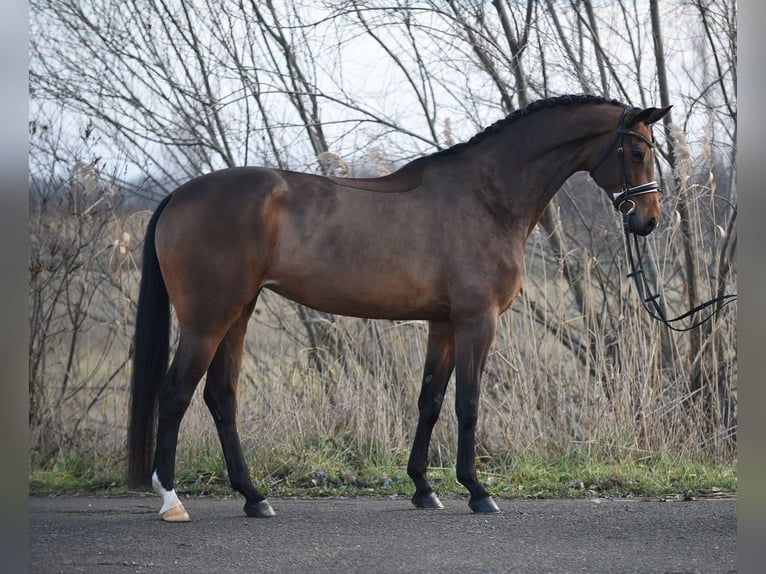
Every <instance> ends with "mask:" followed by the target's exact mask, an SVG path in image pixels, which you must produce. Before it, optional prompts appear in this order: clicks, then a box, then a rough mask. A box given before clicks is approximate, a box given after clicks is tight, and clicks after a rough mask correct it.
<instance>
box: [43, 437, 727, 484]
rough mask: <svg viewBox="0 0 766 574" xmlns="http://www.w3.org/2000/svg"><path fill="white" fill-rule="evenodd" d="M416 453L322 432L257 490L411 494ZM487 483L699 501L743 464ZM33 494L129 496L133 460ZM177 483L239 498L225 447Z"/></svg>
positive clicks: (517, 471) (638, 466) (482, 463)
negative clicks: (409, 466)
mask: <svg viewBox="0 0 766 574" xmlns="http://www.w3.org/2000/svg"><path fill="white" fill-rule="evenodd" d="M407 456H408V453H385V452H383V451H382V450H381V449H379V448H377V447H376V445H374V444H363V443H360V442H359V441H357V440H354V439H352V438H351V437H344V436H339V437H332V438H330V437H318V438H312V439H310V440H306V441H305V442H304V443H302V444H300V445H297V446H293V447H284V448H282V449H280V450H278V451H273V452H269V453H267V454H264V453H258V452H251V453H248V455H247V458H248V460H250V461H260V462H259V463H258V464H256V465H254V466H252V467H251V472H252V475H253V480H254V481H255V483H256V486H257V487H258V488H259V489H260V490H261V491H262V492H264V493H267V494H268V495H271V496H340V495H344V496H359V495H373V494H375V495H391V494H398V495H411V494H412V492H413V490H414V487H413V485H412V482H411V481H410V479H409V477H408V476H407V473H406V462H407ZM477 469H478V472H479V478H480V480H481V481H482V482H483V483H484V484H485V485H486V486H487V489H488V490H489V491H490V493H491V494H492V495H493V496H495V497H498V498H530V497H532V498H561V497H568V498H569V497H584V496H604V497H623V496H631V497H667V496H676V497H677V496H683V497H700V496H724V495H733V494H736V491H737V471H736V461H730V462H721V461H711V460H701V459H700V460H690V459H687V458H681V457H679V456H674V455H671V454H656V455H653V456H649V457H643V458H640V459H636V460H631V459H627V460H620V461H604V460H597V459H594V458H591V457H590V456H588V455H587V454H585V453H583V452H580V451H572V452H568V453H566V454H563V455H557V456H542V455H530V454H528V453H525V454H514V453H506V454H504V455H495V456H483V457H480V458H479V459H478V460H477ZM428 476H429V479H430V481H431V483H432V485H433V487H434V490H435V491H436V492H437V493H438V494H442V495H444V494H465V492H466V491H465V489H464V488H463V487H462V486H461V485H460V484H459V483H458V482H457V480H456V478H455V469H454V465H452V466H449V467H431V468H429V474H428ZM29 488H30V493H33V494H52V493H56V494H66V493H99V494H106V495H109V494H114V495H118V494H124V493H126V492H128V491H129V490H128V488H127V487H126V485H125V483H124V465H123V464H122V463H116V464H115V463H112V462H110V461H108V460H106V459H104V458H103V457H98V456H94V455H92V454H91V455H80V456H77V457H70V458H67V459H63V460H61V461H59V462H58V463H56V464H53V465H50V466H49V467H48V468H44V469H43V468H37V469H35V468H33V469H32V471H31V474H30V482H29ZM176 489H177V490H178V491H179V492H180V493H184V494H187V495H203V496H204V495H223V494H230V493H231V490H230V488H229V484H228V479H227V473H226V469H225V465H224V461H223V456H222V455H221V454H220V451H219V450H217V449H216V450H215V451H211V452H210V453H209V454H205V455H202V456H201V455H199V454H198V455H197V456H196V457H194V458H193V459H189V458H184V457H183V456H180V455H179V461H178V465H177V470H176Z"/></svg>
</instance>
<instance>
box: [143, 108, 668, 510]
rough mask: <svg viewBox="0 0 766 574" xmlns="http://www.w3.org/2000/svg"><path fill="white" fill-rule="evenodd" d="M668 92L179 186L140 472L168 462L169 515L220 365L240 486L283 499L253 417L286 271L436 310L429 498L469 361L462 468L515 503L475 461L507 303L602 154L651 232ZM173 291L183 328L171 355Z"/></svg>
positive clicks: (146, 253) (156, 324)
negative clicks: (434, 439) (250, 365)
mask: <svg viewBox="0 0 766 574" xmlns="http://www.w3.org/2000/svg"><path fill="white" fill-rule="evenodd" d="M669 109H670V108H669V107H668V108H664V109H658V108H647V109H640V108H634V107H630V106H627V105H625V104H622V103H620V102H618V101H615V100H607V99H605V98H601V97H597V96H590V95H569V96H559V97H554V98H548V99H544V100H540V101H537V102H534V103H532V104H530V105H528V106H526V107H524V108H522V109H519V110H517V111H515V112H513V113H512V114H510V115H509V116H507V117H506V118H504V119H502V120H500V121H498V122H496V123H495V124H493V125H492V126H490V127H488V128H487V129H485V130H484V131H483V132H481V133H479V134H477V135H476V136H474V137H473V138H471V139H470V140H469V141H467V142H465V143H461V144H457V145H455V146H453V147H450V148H448V149H445V150H442V151H437V152H435V153H432V154H430V155H427V156H424V157H421V158H418V159H416V160H414V161H412V162H410V163H408V164H406V165H405V166H403V167H402V168H400V169H399V170H397V171H395V172H394V173H391V174H389V175H386V176H384V177H379V178H365V179H353V178H336V177H322V176H318V175H310V174H306V173H297V172H292V171H284V170H279V169H270V168H264V167H237V168H229V169H223V170H220V171H215V172H213V173H209V174H207V175H203V176H200V177H197V178H195V179H192V180H190V181H188V182H187V183H185V184H183V185H181V186H180V187H178V188H177V189H175V190H174V191H173V192H172V193H171V194H170V195H168V196H167V197H166V198H164V200H163V201H162V202H161V203H160V204H159V206H158V207H157V209H156V211H155V212H154V214H153V215H152V217H151V219H150V220H149V223H148V226H147V231H146V238H145V243H144V247H143V270H142V278H141V286H140V292H139V299H138V308H137V314H136V330H135V340H134V346H133V373H132V382H131V406H130V420H129V425H128V427H129V428H128V482H129V483H130V484H132V485H142V484H148V483H149V482H150V480H151V484H152V485H153V488H154V490H155V491H156V492H157V493H158V494H159V495H160V496H161V497H162V507H161V509H160V517H161V518H162V520H165V521H168V522H185V521H188V520H189V515H188V513H187V512H186V510H185V509H184V507H183V505H182V504H181V502H180V501H179V499H178V497H177V495H176V493H175V490H174V487H173V483H174V474H175V454H176V446H177V441H178V431H179V426H180V423H181V419H182V417H183V416H184V413H185V411H186V410H187V407H188V406H189V403H190V401H191V398H192V395H193V392H194V390H195V388H196V387H197V385H198V383H199V381H200V380H201V378H202V377H203V376H204V375H205V373H207V380H206V383H205V388H204V395H203V396H204V401H205V404H206V405H207V407H208V408H209V410H210V412H211V414H212V416H213V419H214V421H215V425H216V427H217V430H218V434H219V438H220V442H221V446H222V449H223V453H224V458H225V460H226V466H227V469H228V473H229V478H230V481H231V486H232V488H233V489H234V490H236V491H238V492H240V493H241V494H242V495H243V496H244V497H245V505H244V511H245V513H246V515H247V516H252V517H268V516H273V515H274V511H273V509H272V507H271V505H270V504H269V502H268V500H267V499H266V498H265V497H264V496H263V495H262V494H261V493H260V492H258V491H257V490H256V488H255V487H254V486H253V483H252V480H251V477H250V472H249V470H248V467H247V464H246V462H245V459H244V456H243V453H242V449H241V446H240V441H239V435H238V431H237V423H236V419H237V396H236V395H237V379H238V376H239V371H240V365H241V362H242V355H243V347H244V338H245V331H246V329H247V323H248V320H249V318H250V315H251V314H252V312H253V309H254V307H255V304H256V300H257V299H258V295H259V293H260V292H261V290H262V289H270V290H272V291H274V292H276V293H279V294H280V295H282V296H284V297H287V298H288V299H291V300H293V301H295V302H298V303H300V304H303V305H306V306H308V307H312V308H314V309H317V310H320V311H324V312H327V313H334V314H341V315H348V316H353V317H365V318H375V319H402V320H412V319H416V320H424V321H428V342H427V349H426V358H425V366H424V369H423V376H422V382H421V385H422V386H421V390H420V395H419V399H418V409H419V416H418V422H417V427H416V429H415V436H414V439H413V445H412V451H411V454H410V457H409V462H408V465H407V473H408V475H409V476H410V477H411V479H412V481H413V482H414V484H415V493H414V495H413V497H412V503H413V504H414V505H415V506H416V507H418V508H441V507H442V504H441V502H440V501H439V499H438V497H437V496H436V494H435V493H434V491H433V489H432V488H431V486H430V485H429V482H428V480H427V478H426V470H427V461H428V448H429V442H430V439H431V431H432V429H433V426H434V424H435V423H436V421H437V419H438V418H439V412H440V409H441V406H442V401H443V398H444V394H445V389H446V387H447V383H448V381H449V379H450V377H451V375H452V373H453V371H455V373H456V375H455V379H456V383H455V384H456V396H455V411H456V415H457V421H458V442H457V462H456V472H457V479H458V481H459V482H460V483H461V484H462V485H463V486H465V488H466V489H467V490H468V492H469V493H470V499H469V503H468V505H469V508H470V509H471V510H472V511H473V512H477V513H494V512H498V511H499V509H498V506H497V505H496V504H495V502H494V501H493V500H492V498H491V497H490V495H489V494H488V492H487V491H486V490H485V488H484V487H483V486H482V484H481V483H480V482H479V480H478V478H477V475H476V467H475V460H474V459H475V454H474V448H475V439H474V430H475V427H476V422H477V418H478V405H479V386H480V379H481V375H482V371H483V368H484V365H485V361H486V359H487V355H488V352H489V348H490V345H491V344H492V342H493V340H494V337H495V330H496V326H497V321H498V317H499V316H500V315H501V314H502V313H503V312H504V311H505V310H506V309H508V307H509V306H510V305H511V303H512V302H513V300H514V299H515V298H516V296H517V295H518V294H519V291H520V289H521V282H522V270H523V267H524V261H523V260H524V244H525V242H526V240H527V238H528V237H529V234H530V233H531V232H532V230H533V228H534V227H535V225H536V224H537V222H538V221H539V220H540V218H541V216H542V215H543V211H544V210H545V209H546V206H547V205H548V203H549V202H550V200H551V199H552V197H553V195H554V194H555V193H556V191H557V190H558V189H559V188H560V187H561V186H562V184H563V183H564V182H565V181H566V180H567V179H568V178H569V177H570V176H571V175H572V174H574V173H575V172H578V171H588V172H590V175H591V177H592V178H593V179H594V180H595V182H596V183H597V184H598V185H599V186H600V187H601V188H602V189H603V190H604V191H605V192H606V193H607V194H608V196H609V199H610V201H612V203H613V205H614V207H615V209H616V210H617V211H618V212H620V213H621V214H622V215H623V217H624V218H625V221H626V225H627V226H628V228H629V231H631V232H632V233H635V234H639V235H646V234H648V233H650V232H651V231H652V230H653V229H654V228H655V227H656V225H657V223H658V221H659V218H660V204H659V198H658V193H657V192H658V191H659V187H658V185H657V183H656V181H655V180H654V153H653V147H654V144H653V140H652V134H651V128H650V126H651V124H652V123H654V122H656V121H657V120H659V119H660V118H662V117H663V116H664V115H665V114H666V113H667V112H668V110H669ZM171 302H172V305H173V307H174V309H175V313H176V316H177V319H178V328H179V339H178V346H177V349H176V352H175V356H174V358H173V361H172V364H170V367H169V368H168V362H169V356H170V353H169V347H170V341H169V338H170V337H169V331H170V328H169V327H170V303H171ZM155 429H156V448H153V447H155V445H154V442H155V441H154V434H155ZM153 450H154V454H153V455H152V451H153Z"/></svg>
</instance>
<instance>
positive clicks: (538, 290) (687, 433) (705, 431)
mask: <svg viewBox="0 0 766 574" xmlns="http://www.w3.org/2000/svg"><path fill="white" fill-rule="evenodd" d="M671 207H672V206H671ZM667 208H668V206H666V210H667ZM605 213H608V212H607V211H606V210H605ZM147 216H148V213H146V212H140V213H136V212H135V211H130V210H127V211H126V210H124V209H117V208H115V207H114V206H112V207H109V208H108V209H102V210H101V211H99V210H96V211H94V212H93V213H92V214H90V215H88V217H86V218H80V219H79V220H77V221H74V222H70V223H68V224H67V225H65V226H64V227H65V228H66V230H67V231H66V233H67V234H69V235H68V236H69V237H70V238H71V237H72V234H74V235H77V233H82V232H83V230H85V231H87V230H92V229H91V228H92V227H93V226H95V225H96V223H98V225H99V226H100V227H98V229H99V230H100V231H99V233H100V235H99V236H98V241H99V242H100V243H97V244H93V243H92V242H91V243H88V246H89V249H85V247H84V246H83V252H82V253H80V254H79V255H78V257H80V259H81V265H73V266H72V268H71V269H70V270H69V274H70V275H69V277H68V278H67V280H68V282H69V283H68V285H67V286H66V289H65V292H63V293H60V294H59V295H58V296H56V297H54V294H53V292H54V287H55V286H56V285H57V283H56V281H58V280H60V279H61V277H59V276H57V275H56V274H57V273H62V272H63V271H62V269H63V268H60V267H56V266H55V265H53V264H52V263H51V262H52V261H54V260H55V259H56V257H60V251H59V252H57V253H58V255H57V254H56V253H53V252H52V251H51V249H50V247H49V246H47V245H48V244H47V243H46V241H47V242H49V243H50V241H51V239H50V237H46V235H45V233H49V234H50V233H54V232H55V233H61V229H59V228H56V229H53V227H51V226H50V225H47V226H46V221H45V218H46V217H49V218H51V217H58V218H61V217H63V216H62V215H61V214H60V213H57V214H55V215H52V214H48V215H46V214H42V215H40V216H39V217H38V218H34V217H33V219H32V225H33V247H35V248H36V249H37V250H38V253H39V259H40V261H42V262H43V265H42V267H41V268H40V270H38V271H39V274H38V276H36V278H33V282H32V288H31V289H32V298H33V303H34V298H35V293H39V295H40V305H41V306H42V309H40V310H39V311H40V312H41V315H40V316H41V317H45V316H49V317H50V318H51V319H50V321H49V322H48V323H47V324H46V326H45V330H44V332H41V331H37V333H36V337H37V341H36V343H35V342H34V341H33V343H34V344H31V350H32V351H33V352H34V353H35V356H33V357H32V358H33V359H34V358H35V357H37V358H38V359H39V360H40V362H39V365H38V368H37V369H36V370H35V371H34V372H35V373H36V377H35V379H34V380H32V381H30V390H31V391H32V390H33V389H34V393H35V396H34V404H33V406H34V409H33V410H34V412H33V413H32V414H33V415H34V419H33V420H31V422H30V429H31V434H32V445H33V447H32V451H33V466H35V467H37V468H48V467H50V466H52V465H55V464H56V462H57V461H61V460H62V459H64V458H67V457H69V456H71V455H72V454H73V453H97V458H98V460H100V461H102V463H103V464H104V465H105V466H110V467H112V468H114V467H121V465H123V464H124V441H125V432H126V416H127V392H128V381H129V375H130V372H129V364H128V363H127V362H126V359H127V357H128V356H129V349H130V340H131V338H132V322H133V316H134V307H133V305H134V301H135V298H136V295H137V285H138V279H139V272H138V268H137V265H136V261H135V259H134V257H135V256H136V254H137V253H138V249H137V248H138V241H137V240H136V238H140V237H142V235H143V231H142V230H143V227H144V225H145V222H146V219H147ZM698 217H700V219H702V218H703V217H702V216H701V215H700V216H698ZM97 218H101V219H102V220H100V221H98V222H97V221H96V219H97ZM563 220H564V221H565V223H566V222H567V220H565V219H563ZM49 223H50V222H49ZM611 223H614V225H611ZM566 224H567V225H570V226H572V227H574V228H577V226H578V225H579V223H578V222H577V221H576V220H575V219H574V218H572V219H570V220H569V222H568V223H566ZM603 225H604V226H602V227H601V228H597V229H595V231H594V230H591V241H593V239H592V238H593V236H594V235H595V236H596V237H597V246H598V249H599V250H600V251H598V253H597V255H595V256H594V250H593V249H591V248H590V247H589V246H588V245H587V241H583V242H578V241H576V239H577V238H576V237H574V235H572V237H573V240H572V245H573V247H572V249H571V251H570V253H569V254H568V255H567V257H570V258H571V260H572V261H573V262H574V263H575V264H576V268H577V269H578V270H579V272H580V273H581V274H582V277H583V278H584V282H585V285H586V286H587V289H588V294H589V300H590V304H589V307H588V310H587V311H586V312H582V311H579V310H577V308H576V304H575V303H574V301H573V297H572V294H571V289H570V287H569V284H568V282H567V280H566V279H565V276H564V274H563V271H562V266H561V264H560V262H558V261H556V260H555V259H553V258H552V257H551V256H550V254H549V253H548V249H547V243H546V238H545V237H543V236H542V234H541V233H540V232H537V231H536V232H535V233H534V234H533V236H532V237H531V238H530V241H529V244H528V246H527V261H526V272H527V277H526V281H525V287H524V294H523V296H522V297H521V298H520V299H519V300H518V301H517V302H516V303H515V304H514V305H513V307H512V309H511V310H510V311H508V312H507V313H506V314H505V315H504V316H503V317H502V318H501V319H500V323H499V328H498V336H497V340H496V342H495V344H494V346H493V348H492V352H491V355H490V357H489V361H488V365H487V369H486V372H485V376H484V381H483V387H482V395H481V407H480V420H479V427H478V432H477V439H478V440H477V444H478V453H479V455H480V456H481V457H488V458H484V459H483V460H490V461H492V460H494V461H495V462H497V461H501V460H511V459H513V457H518V456H522V457H523V456H530V457H533V458H539V459H545V458H546V457H549V458H554V457H560V456H563V455H566V454H567V453H582V454H583V455H584V456H587V457H588V458H590V459H592V460H602V461H641V460H647V459H650V458H652V457H654V456H657V455H658V454H669V455H670V456H678V457H682V458H688V459H702V458H707V459H717V460H721V461H732V460H734V459H735V457H736V443H735V434H736V416H735V415H736V411H735V409H736V328H735V325H736V306H730V307H728V308H726V309H725V310H724V311H723V312H722V314H721V315H720V316H718V317H717V318H716V319H715V320H714V321H713V322H712V323H711V324H710V328H709V329H708V330H707V331H706V332H705V333H706V334H705V339H704V342H705V344H704V347H703V348H702V350H701V351H700V352H699V354H698V355H695V356H692V350H691V349H690V346H689V342H688V339H687V338H686V337H685V336H683V335H678V336H677V335H668V333H667V332H664V331H663V327H662V326H660V325H659V324H657V323H653V322H651V321H650V320H649V319H648V318H647V316H646V315H645V313H644V311H643V310H642V309H641V308H640V306H639V304H638V301H637V300H636V296H635V292H634V290H633V287H632V285H630V284H629V283H628V282H627V281H626V280H625V279H624V273H625V271H624V269H625V267H626V265H625V263H624V254H623V253H622V248H621V237H620V230H619V226H618V225H617V224H616V223H615V222H608V223H606V224H603ZM610 225H611V226H610ZM78 229H79V231H78ZM125 233H128V234H129V236H130V238H131V240H130V241H129V242H128V244H127V247H128V248H129V250H128V251H124V250H123V253H122V255H120V253H119V246H120V238H123V237H125V236H124V234H125ZM677 233H678V230H677V229H676V228H674V227H672V226H669V227H666V228H664V229H661V230H659V231H657V232H656V237H654V238H652V242H651V245H652V246H653V257H654V258H655V261H657V262H658V265H659V273H660V275H661V277H662V279H663V281H665V299H666V301H667V303H668V306H669V307H670V308H671V309H682V308H684V306H685V301H684V291H683V281H682V278H681V276H680V274H679V273H678V272H677V266H678V264H679V263H678V262H679V258H680V257H681V255H680V254H679V251H678V242H677V237H676V235H677ZM599 234H600V235H599ZM599 237H600V239H599ZM703 237H704V234H703ZM110 245H111V247H109V246H110ZM46 246H47V247H46ZM719 248H720V242H719V243H715V242H710V241H707V242H706V243H705V244H704V245H703V244H701V245H700V251H699V252H700V256H701V257H702V258H703V259H704V260H705V261H710V262H715V261H717V257H718V255H717V251H716V250H717V249H719ZM46 262H47V263H46ZM704 269H705V273H706V276H705V277H704V279H705V281H706V283H705V284H707V285H714V284H715V280H716V276H715V269H716V266H715V265H712V264H710V265H707V266H705V267H704ZM735 273H736V270H734V274H733V275H732V277H731V278H730V280H729V283H731V282H732V281H736V274H735ZM82 292H85V293H86V294H87V295H88V297H87V305H83V306H82V309H81V310H82V312H83V313H84V316H83V318H82V321H81V322H80V323H77V324H75V322H74V321H73V319H72V307H71V305H72V302H73V301H74V300H75V299H76V298H75V295H77V294H80V293H82ZM45 313H48V315H46V314H45ZM311 318H312V319H311V320H312V321H316V322H319V323H320V324H322V325H323V326H324V327H325V329H326V332H327V333H328V334H329V335H330V336H331V337H332V338H333V339H334V341H335V342H336V343H335V345H334V346H332V347H329V348H321V349H311V348H309V346H308V343H307V341H308V338H307V337H306V330H305V323H304V322H303V319H302V318H301V317H300V315H299V313H298V308H297V306H296V305H294V304H293V303H290V302H288V301H286V300H284V299H281V298H280V297H278V296H276V295H274V294H272V293H268V292H266V293H264V294H263V295H262V297H261V300H260V301H259V304H258V307H257V310H256V314H255V315H254V317H253V319H252V321H251V325H250V329H249V333H248V339H247V347H246V358H245V364H244V367H243V372H242V377H241V380H240V389H239V401H240V402H239V405H240V407H239V415H240V433H241V437H242V441H243V446H244V449H245V451H246V453H248V458H249V460H250V461H251V465H252V467H253V470H254V471H255V472H256V474H261V475H268V474H269V473H272V472H274V469H275V468H279V467H280V466H284V465H290V464H294V463H295V461H296V460H297V461H299V462H300V461H301V460H303V461H307V460H309V459H310V458H311V456H312V455H311V452H310V451H311V449H312V448H315V447H316V445H317V444H318V441H319V442H321V441H322V440H324V439H331V440H332V439H334V438H337V437H341V436H342V437H343V440H342V441H337V444H340V443H341V442H342V445H343V447H342V448H344V449H347V450H352V451H354V454H353V456H355V457H362V458H364V457H366V460H367V463H368V464H377V465H381V466H384V465H392V466H396V465H401V464H403V463H404V461H406V456H407V453H408V450H409V447H410V441H411V435H412V433H413V431H414V428H415V423H416V417H417V408H416V404H417V395H418V392H419V380H420V372H421V369H422V364H423V359H424V356H423V355H424V348H425V341H426V336H427V327H426V325H425V323H423V322H416V321H415V322H413V321H407V322H390V321H364V320H359V319H351V318H344V317H339V318H337V319H336V320H334V321H328V320H327V319H325V318H324V317H322V316H319V315H317V316H314V315H313V314H312V315H311ZM37 320H38V325H37V327H38V328H39V327H40V325H42V323H39V321H40V319H39V317H38V319H37ZM32 327H33V329H35V327H36V325H35V324H34V323H33V326H32ZM73 337H75V341H74V344H73ZM332 348H334V349H336V351H332V350H330V349H332ZM337 349H340V350H339V351H338V350H337ZM71 353H73V355H72V354H71ZM314 353H318V354H319V356H320V357H321V365H322V372H319V371H318V370H317V366H316V362H315V360H314V358H313V357H314ZM67 365H68V367H67ZM695 369H699V370H700V371H701V372H702V375H703V380H704V388H703V390H696V391H695V390H694V389H693V388H692V387H691V386H690V381H691V380H692V378H693V376H694V371H695ZM202 386H203V385H200V388H199V389H198V396H196V397H195V399H194V401H193V402H192V405H191V408H190V409H189V411H188V413H187V415H186V417H185V419H184V423H183V425H182V429H181V435H180V441H179V460H180V461H181V462H180V464H183V461H184V460H200V459H204V458H205V457H208V458H209V457H211V456H216V457H220V455H219V454H218V453H219V447H218V440H217V436H216V434H215V429H214V425H213V424H212V419H211V417H210V415H209V414H208V412H207V410H206V407H205V406H204V403H203V401H202V400H201V396H200V395H201V389H202ZM453 400H454V381H453V383H452V384H451V385H450V390H449V393H448V396H447V398H446V400H445V407H444V410H443V413H442V418H441V420H440V421H439V423H438V425H437V427H436V429H435V432H434V436H433V440H432V448H431V459H432V464H433V465H435V466H437V467H449V466H450V465H451V464H452V461H453V460H454V453H455V439H456V434H457V433H456V421H455V416H454V411H453V408H452V404H453ZM727 409H732V413H731V414H732V416H730V413H729V411H728V410H727ZM31 418H32V417H31ZM307 464H308V463H307Z"/></svg>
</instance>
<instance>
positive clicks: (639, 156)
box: [630, 149, 644, 161]
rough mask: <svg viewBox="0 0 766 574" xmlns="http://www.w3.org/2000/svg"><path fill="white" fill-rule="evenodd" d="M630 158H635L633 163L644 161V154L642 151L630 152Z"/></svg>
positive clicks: (634, 150)
mask: <svg viewBox="0 0 766 574" xmlns="http://www.w3.org/2000/svg"><path fill="white" fill-rule="evenodd" d="M630 156H631V157H632V158H633V161H644V152H643V151H642V150H640V149H633V150H630Z"/></svg>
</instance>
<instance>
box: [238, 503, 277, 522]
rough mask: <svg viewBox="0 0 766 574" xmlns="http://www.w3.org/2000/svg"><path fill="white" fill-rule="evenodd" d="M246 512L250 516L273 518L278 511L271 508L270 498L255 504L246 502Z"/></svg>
mask: <svg viewBox="0 0 766 574" xmlns="http://www.w3.org/2000/svg"><path fill="white" fill-rule="evenodd" d="M245 514H247V515H248V516H249V517H250V518H271V517H272V516H276V515H277V513H276V512H274V509H273V508H271V504H269V501H268V500H265V499H264V500H261V501H260V502H256V503H255V504H249V503H247V502H246V503H245Z"/></svg>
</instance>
